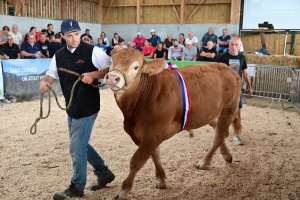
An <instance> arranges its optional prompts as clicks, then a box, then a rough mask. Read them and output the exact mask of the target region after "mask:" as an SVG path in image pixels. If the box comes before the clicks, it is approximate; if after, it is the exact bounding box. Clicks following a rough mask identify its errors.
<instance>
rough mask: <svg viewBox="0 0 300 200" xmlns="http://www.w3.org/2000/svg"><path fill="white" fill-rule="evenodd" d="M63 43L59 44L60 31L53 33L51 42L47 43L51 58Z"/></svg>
mask: <svg viewBox="0 0 300 200" xmlns="http://www.w3.org/2000/svg"><path fill="white" fill-rule="evenodd" d="M63 47H64V45H62V44H61V33H60V32H58V33H55V35H54V40H53V42H50V43H49V45H48V50H49V57H50V58H53V56H54V54H55V53H56V52H57V51H58V50H59V49H61V48H63Z"/></svg>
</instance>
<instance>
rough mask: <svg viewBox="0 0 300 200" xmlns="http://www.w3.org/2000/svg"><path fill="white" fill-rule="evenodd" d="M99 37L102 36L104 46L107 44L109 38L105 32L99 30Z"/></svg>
mask: <svg viewBox="0 0 300 200" xmlns="http://www.w3.org/2000/svg"><path fill="white" fill-rule="evenodd" d="M100 38H102V41H103V44H105V46H109V40H108V39H107V37H106V33H105V32H101V35H100Z"/></svg>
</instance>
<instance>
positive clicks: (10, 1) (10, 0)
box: [6, 0, 14, 4]
mask: <svg viewBox="0 0 300 200" xmlns="http://www.w3.org/2000/svg"><path fill="white" fill-rule="evenodd" d="M6 1H7V2H8V3H10V4H14V1H13V0H6Z"/></svg>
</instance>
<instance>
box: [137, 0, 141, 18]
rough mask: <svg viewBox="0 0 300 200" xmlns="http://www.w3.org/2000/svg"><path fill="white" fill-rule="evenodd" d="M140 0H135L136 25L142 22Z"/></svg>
mask: <svg viewBox="0 0 300 200" xmlns="http://www.w3.org/2000/svg"><path fill="white" fill-rule="evenodd" d="M141 5H142V0H136V23H137V24H140V23H141V21H142V6H141Z"/></svg>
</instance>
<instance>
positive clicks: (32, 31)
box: [24, 26, 38, 42]
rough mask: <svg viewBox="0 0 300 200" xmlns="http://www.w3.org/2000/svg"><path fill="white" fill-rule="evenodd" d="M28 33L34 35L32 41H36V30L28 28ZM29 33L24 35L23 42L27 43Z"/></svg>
mask: <svg viewBox="0 0 300 200" xmlns="http://www.w3.org/2000/svg"><path fill="white" fill-rule="evenodd" d="M29 33H32V34H33V35H34V41H35V42H36V41H38V39H37V35H36V28H35V27H34V26H32V27H30V30H29ZM29 33H26V35H25V37H24V41H27V40H28V34H29Z"/></svg>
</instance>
